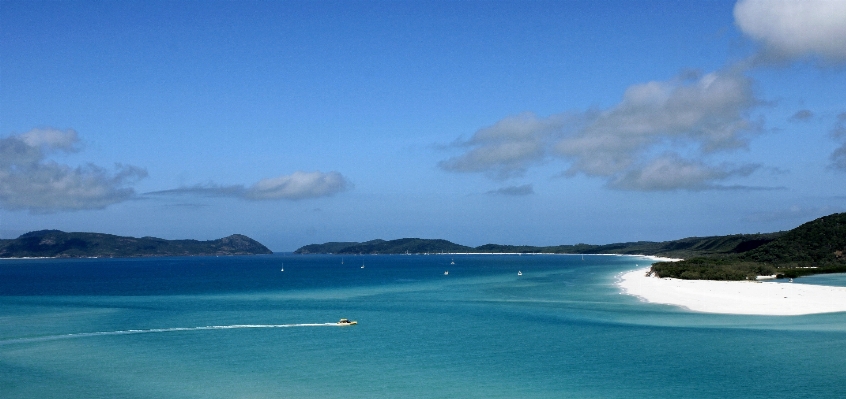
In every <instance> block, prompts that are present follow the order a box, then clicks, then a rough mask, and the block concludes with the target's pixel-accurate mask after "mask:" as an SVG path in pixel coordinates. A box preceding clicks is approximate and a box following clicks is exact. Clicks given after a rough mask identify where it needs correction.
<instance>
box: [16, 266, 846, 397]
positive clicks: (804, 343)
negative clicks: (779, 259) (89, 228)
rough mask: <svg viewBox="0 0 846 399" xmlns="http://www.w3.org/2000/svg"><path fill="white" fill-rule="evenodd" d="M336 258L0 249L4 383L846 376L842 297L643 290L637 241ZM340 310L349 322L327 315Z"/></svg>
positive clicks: (414, 385) (41, 386) (673, 380)
mask: <svg viewBox="0 0 846 399" xmlns="http://www.w3.org/2000/svg"><path fill="white" fill-rule="evenodd" d="M452 260H454V261H455V264H450V262H451V261H452ZM341 261H342V258H341V257H338V256H317V255H313V256H295V255H282V254H276V255H271V256H257V257H220V258H213V257H208V258H153V259H80V260H54V259H45V260H3V261H0V397H2V398H48V397H49V398H115V397H120V398H329V397H333V398H334V397H338V396H344V397H353V398H655V397H684V398H724V397H736V398H801V397H808V398H811V397H813V398H825V397H831V398H835V397H842V393H843V392H846V378H844V372H846V313H838V314H827V315H811V316H791V317H775V316H731V315H709V314H700V313H691V312H686V311H683V310H680V309H677V308H674V307H671V306H666V305H654V304H647V303H642V302H640V301H639V300H638V299H637V298H633V297H630V296H627V295H621V294H620V293H619V290H618V289H617V287H616V286H615V281H616V276H617V275H618V274H619V273H620V272H623V271H627V270H631V269H634V268H636V266H635V265H636V264H638V265H640V267H643V266H645V265H646V264H648V262H647V261H646V260H644V259H642V258H636V257H615V256H585V258H584V260H582V259H581V257H579V256H554V255H533V256H516V255H497V256H491V255H463V256H441V255H431V256H353V257H344V258H343V264H342V263H341ZM362 265H364V266H365V268H361V266H362ZM283 266H284V272H282V271H280V269H281V268H282V267H283ZM446 270H449V275H444V271H446ZM518 270H519V271H522V272H523V275H522V276H518V275H517V271H518ZM808 279H810V278H808ZM826 279H828V280H826ZM838 279H840V280H842V276H815V277H814V282H815V283H821V284H822V283H825V282H826V281H830V282H834V283H837V282H838V281H839V280H838ZM840 283H843V281H840ZM341 317H346V318H350V319H354V320H357V321H358V322H359V324H358V325H356V326H351V327H337V326H331V325H325V324H323V323H327V322H334V321H337V320H338V319H339V318H341Z"/></svg>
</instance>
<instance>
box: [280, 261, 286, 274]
mask: <svg viewBox="0 0 846 399" xmlns="http://www.w3.org/2000/svg"><path fill="white" fill-rule="evenodd" d="M279 271H280V272H284V271H285V264H284V263H283V264H282V268H281V269H279Z"/></svg>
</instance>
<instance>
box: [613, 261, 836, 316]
mask: <svg viewBox="0 0 846 399" xmlns="http://www.w3.org/2000/svg"><path fill="white" fill-rule="evenodd" d="M648 271H649V268H648V267H647V268H643V269H638V270H634V271H631V272H626V273H623V274H622V275H620V281H619V282H618V284H619V286H620V288H621V289H622V290H623V292H624V293H626V294H628V295H634V296H637V297H640V298H641V299H642V300H645V301H646V302H650V303H661V304H668V305H676V306H681V307H683V308H686V309H689V310H692V311H695V312H705V313H726V314H749V315H773V316H778V315H780V316H791V315H804V314H814V313H832V312H846V287H830V286H824V285H810V284H800V283H775V282H757V283H756V282H747V281H710V280H679V279H673V278H658V277H647V276H646V273H647V272H648Z"/></svg>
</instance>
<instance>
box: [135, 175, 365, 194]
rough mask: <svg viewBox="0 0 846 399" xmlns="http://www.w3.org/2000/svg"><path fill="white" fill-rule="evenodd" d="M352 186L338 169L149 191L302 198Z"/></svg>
mask: <svg viewBox="0 0 846 399" xmlns="http://www.w3.org/2000/svg"><path fill="white" fill-rule="evenodd" d="M351 188H352V183H350V182H349V181H348V180H347V179H346V178H345V177H344V176H343V175H341V174H340V173H338V172H328V173H323V172H301V171H297V172H294V173H292V174H290V175H282V176H277V177H272V178H268V179H263V180H260V181H258V182H257V183H255V184H253V185H251V186H249V187H246V186H243V185H229V186H222V185H217V184H213V183H211V184H204V185H195V186H190V187H180V188H175V189H171V190H162V191H154V192H149V193H146V194H150V195H199V196H208V197H232V198H240V199H245V200H256V201H258V200H300V199H307V198H318V197H327V196H331V195H334V194H337V193H340V192H343V191H346V190H349V189H351Z"/></svg>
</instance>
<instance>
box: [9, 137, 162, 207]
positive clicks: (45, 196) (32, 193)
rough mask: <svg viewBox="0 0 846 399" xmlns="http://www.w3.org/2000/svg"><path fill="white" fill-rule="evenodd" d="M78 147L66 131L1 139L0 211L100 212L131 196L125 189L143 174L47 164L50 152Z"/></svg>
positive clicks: (119, 168) (131, 168) (125, 169)
mask: <svg viewBox="0 0 846 399" xmlns="http://www.w3.org/2000/svg"><path fill="white" fill-rule="evenodd" d="M78 145H79V137H78V135H77V133H76V132H75V131H73V130H70V129H68V130H64V131H62V130H57V129H50V128H47V129H33V130H31V131H29V132H26V133H23V134H20V135H16V136H9V137H6V138H3V139H0V206H2V207H3V208H6V209H11V210H21V209H27V210H29V211H30V212H33V213H51V212H57V211H74V210H83V209H102V208H105V207H107V206H109V205H111V204H115V203H118V202H122V201H126V200H128V199H130V198H132V197H133V196H134V195H135V191H134V190H133V189H132V188H130V187H127V186H128V185H130V184H133V183H135V182H136V181H138V180H139V179H142V178H144V177H146V176H147V172H146V171H145V170H144V169H141V168H138V167H135V166H129V165H120V164H118V165H115V169H116V172H115V173H110V172H109V171H107V170H106V169H104V168H101V167H99V166H96V165H93V164H87V165H85V166H79V167H76V168H73V167H70V166H68V165H60V164H58V163H56V162H53V161H48V160H46V157H47V154H48V153H50V152H52V151H63V152H74V151H76V150H77V146H78Z"/></svg>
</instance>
